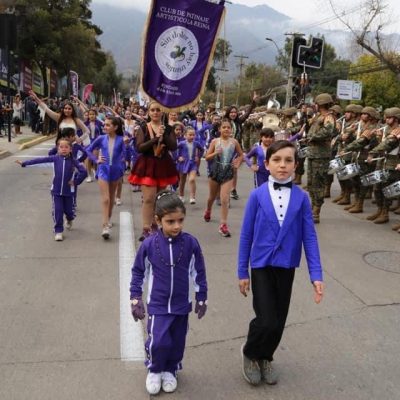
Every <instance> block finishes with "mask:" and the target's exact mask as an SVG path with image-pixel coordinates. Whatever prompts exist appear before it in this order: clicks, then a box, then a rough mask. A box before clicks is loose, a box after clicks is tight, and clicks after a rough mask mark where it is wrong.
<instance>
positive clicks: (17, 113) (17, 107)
mask: <svg viewBox="0 0 400 400" xmlns="http://www.w3.org/2000/svg"><path fill="white" fill-rule="evenodd" d="M23 107H24V105H23V104H22V101H20V102H19V104H17V103H13V118H15V117H17V118H19V119H22V108H23Z"/></svg>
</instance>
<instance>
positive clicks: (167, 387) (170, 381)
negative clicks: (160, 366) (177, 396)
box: [161, 372, 178, 393]
mask: <svg viewBox="0 0 400 400" xmlns="http://www.w3.org/2000/svg"><path fill="white" fill-rule="evenodd" d="M161 380H162V389H163V390H164V392H165V393H172V392H175V390H176V388H177V386H178V381H177V380H176V378H175V376H174V375H173V374H171V372H161Z"/></svg>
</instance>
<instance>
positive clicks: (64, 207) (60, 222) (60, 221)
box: [52, 194, 75, 233]
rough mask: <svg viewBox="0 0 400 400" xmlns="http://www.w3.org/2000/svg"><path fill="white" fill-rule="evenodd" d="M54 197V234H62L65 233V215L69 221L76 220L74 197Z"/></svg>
mask: <svg viewBox="0 0 400 400" xmlns="http://www.w3.org/2000/svg"><path fill="white" fill-rule="evenodd" d="M52 197H53V220H54V232H55V233H61V232H63V231H64V214H65V216H66V217H67V220H68V221H72V220H73V219H74V218H75V213H74V199H73V196H57V195H55V194H53V195H52Z"/></svg>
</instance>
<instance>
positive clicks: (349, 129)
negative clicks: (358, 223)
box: [332, 104, 362, 206]
mask: <svg viewBox="0 0 400 400" xmlns="http://www.w3.org/2000/svg"><path fill="white" fill-rule="evenodd" d="M361 111H362V107H360V106H358V105H356V104H349V105H348V106H346V108H345V110H344V119H343V120H342V121H341V122H340V127H339V132H340V133H339V135H338V136H336V138H335V139H334V143H333V145H332V147H333V148H336V154H340V153H342V152H343V149H344V148H345V147H346V146H347V145H348V144H350V143H351V142H352V141H353V140H355V139H356V134H357V130H358V128H359V126H360V124H359V120H360V115H361ZM342 159H343V161H345V162H346V163H349V162H351V155H345V156H343V157H342ZM339 185H340V189H341V192H340V194H339V196H337V197H335V198H334V199H333V200H332V201H333V202H334V203H337V204H339V205H344V206H345V205H348V204H350V195H351V191H352V184H351V180H350V179H349V180H344V181H341V180H339Z"/></svg>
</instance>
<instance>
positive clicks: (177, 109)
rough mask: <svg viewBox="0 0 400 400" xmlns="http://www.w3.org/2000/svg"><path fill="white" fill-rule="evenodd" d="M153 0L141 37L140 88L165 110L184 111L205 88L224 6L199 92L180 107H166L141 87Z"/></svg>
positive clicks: (194, 103)
mask: <svg viewBox="0 0 400 400" xmlns="http://www.w3.org/2000/svg"><path fill="white" fill-rule="evenodd" d="M155 1H156V0H152V1H151V6H150V11H149V14H148V15H147V19H146V25H145V35H144V37H143V39H142V59H141V60H140V75H141V79H140V81H141V85H140V86H141V90H142V91H143V93H144V94H145V95H146V96H147V97H148V98H149V100H150V101H155V102H157V103H158V104H160V106H161V108H162V109H163V111H165V112H180V111H185V110H187V109H189V108H190V107H192V106H194V105H197V104H198V102H199V101H200V98H201V96H202V95H203V93H204V89H205V87H206V84H207V79H208V74H209V73H210V69H211V67H212V64H213V57H214V53H215V48H216V46H217V41H218V36H219V32H220V30H221V26H222V23H223V21H224V18H225V13H226V8H224V10H223V11H222V15H221V18H220V20H219V23H218V28H217V31H216V33H215V37H214V42H213V45H212V47H211V52H210V55H209V58H208V62H207V66H206V69H205V73H204V76H203V80H202V84H201V88H200V91H199V94H198V95H197V96H196V97H195V99H194V100H193V101H191V102H190V103H187V104H184V105H182V106H180V107H174V108H170V107H166V106H165V105H164V104H161V103H160V102H159V101H158V100H157V99H155V98H153V97H152V96H150V95H149V94H148V93H147V92H146V91H145V90H144V88H143V74H144V57H145V52H146V50H145V49H146V43H147V35H148V33H149V32H148V31H149V26H150V20H151V16H152V15H153V10H154V6H155V4H154V3H155Z"/></svg>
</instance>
